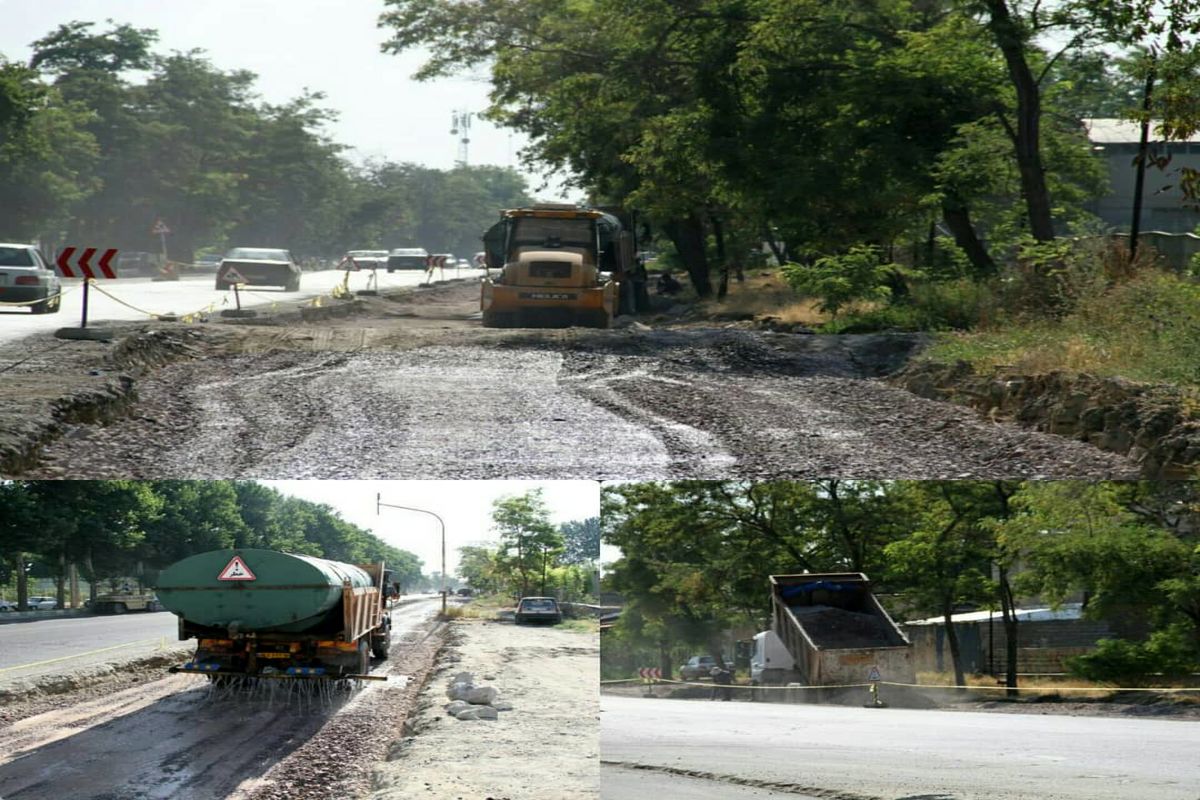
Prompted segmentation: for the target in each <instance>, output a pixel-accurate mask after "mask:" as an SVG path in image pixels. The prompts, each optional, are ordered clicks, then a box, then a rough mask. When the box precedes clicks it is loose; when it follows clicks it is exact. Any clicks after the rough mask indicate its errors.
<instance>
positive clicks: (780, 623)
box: [750, 572, 915, 686]
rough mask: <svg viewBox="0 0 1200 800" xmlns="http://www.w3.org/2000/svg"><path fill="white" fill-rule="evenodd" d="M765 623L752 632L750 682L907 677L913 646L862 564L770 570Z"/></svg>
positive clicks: (909, 679) (843, 681)
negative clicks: (857, 567) (857, 568)
mask: <svg viewBox="0 0 1200 800" xmlns="http://www.w3.org/2000/svg"><path fill="white" fill-rule="evenodd" d="M770 582H771V629H770V630H767V631H763V632H761V633H759V634H757V635H756V636H755V637H754V654H753V656H751V659H750V680H751V683H753V684H756V685H781V684H787V683H801V684H804V685H805V686H833V685H839V684H856V683H863V682H864V681H867V680H868V679H869V678H870V677H871V675H872V673H875V672H877V673H878V674H879V675H880V677H881V678H882V679H883V680H888V681H899V682H905V683H912V682H913V680H914V677H915V676H914V671H913V666H912V661H911V658H910V651H911V650H912V647H911V645H910V644H909V642H908V639H906V638H905V637H904V634H903V633H901V631H900V629H899V628H898V627H897V626H896V623H895V622H893V621H892V618H891V617H890V616H888V613H887V611H885V610H884V608H883V606H882V605H880V603H879V600H878V599H877V598H876V597H875V595H874V594H873V593H872V592H871V583H870V581H869V580H868V579H867V576H866V575H864V574H862V573H861V572H827V573H807V574H802V575H772V576H770Z"/></svg>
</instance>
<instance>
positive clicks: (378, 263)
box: [338, 250, 388, 269]
mask: <svg viewBox="0 0 1200 800" xmlns="http://www.w3.org/2000/svg"><path fill="white" fill-rule="evenodd" d="M351 259H353V260H354V263H355V264H358V268H359V269H379V268H381V267H386V266H387V261H388V251H387V250H351V251H350V252H348V253H346V255H344V256H342V260H341V262H339V264H338V266H344V264H345V262H347V261H350V260H351Z"/></svg>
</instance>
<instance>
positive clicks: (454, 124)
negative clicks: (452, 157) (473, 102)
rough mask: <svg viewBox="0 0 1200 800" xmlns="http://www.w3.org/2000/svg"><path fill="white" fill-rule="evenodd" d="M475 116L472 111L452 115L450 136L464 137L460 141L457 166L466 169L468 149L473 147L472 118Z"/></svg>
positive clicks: (456, 112) (457, 112)
mask: <svg viewBox="0 0 1200 800" xmlns="http://www.w3.org/2000/svg"><path fill="white" fill-rule="evenodd" d="M473 116H475V115H474V114H473V113H471V112H470V111H455V112H453V113H452V115H451V122H450V135H451V136H458V135H459V134H461V135H462V137H461V138H460V139H459V140H458V160H457V161H455V165H456V166H459V167H465V166H466V165H467V148H468V147H470V145H471V117H473Z"/></svg>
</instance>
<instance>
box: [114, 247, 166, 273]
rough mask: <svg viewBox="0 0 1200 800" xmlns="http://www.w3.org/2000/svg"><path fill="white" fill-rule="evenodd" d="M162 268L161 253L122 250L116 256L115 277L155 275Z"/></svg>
mask: <svg viewBox="0 0 1200 800" xmlns="http://www.w3.org/2000/svg"><path fill="white" fill-rule="evenodd" d="M162 266H163V257H162V254H161V253H148V252H145V251H141V250H122V251H121V252H120V253H118V254H117V276H118V277H121V278H136V277H139V276H140V277H146V276H150V275H157V274H158V272H159V270H160V269H162Z"/></svg>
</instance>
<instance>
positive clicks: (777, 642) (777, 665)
mask: <svg viewBox="0 0 1200 800" xmlns="http://www.w3.org/2000/svg"><path fill="white" fill-rule="evenodd" d="M795 670H796V662H795V659H793V658H792V654H791V653H789V652H788V649H787V647H785V646H784V644H783V640H782V639H780V638H779V636H778V635H776V633H775V631H763V632H762V633H756V634H755V635H754V654H753V655H752V656H750V684H751V685H752V686H778V685H781V684H785V683H788V682H789V681H793V680H795V675H796V672H795Z"/></svg>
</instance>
